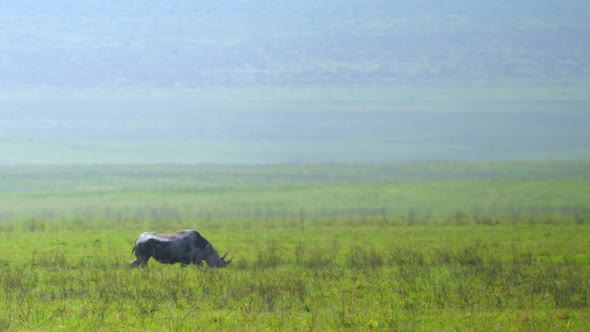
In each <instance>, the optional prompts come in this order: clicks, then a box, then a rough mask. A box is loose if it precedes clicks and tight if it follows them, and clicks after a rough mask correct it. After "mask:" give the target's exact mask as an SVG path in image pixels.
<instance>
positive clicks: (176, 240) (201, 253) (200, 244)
mask: <svg viewBox="0 0 590 332" xmlns="http://www.w3.org/2000/svg"><path fill="white" fill-rule="evenodd" d="M131 252H132V253H133V254H135V257H136V258H137V259H136V260H134V261H133V262H131V264H129V267H131V268H134V267H137V266H141V267H147V262H148V261H149V260H150V258H152V257H153V258H154V259H155V260H156V261H158V262H160V263H164V264H175V263H180V264H181V266H183V267H185V266H187V265H189V264H195V265H197V266H199V267H200V266H202V265H203V261H205V262H206V263H207V265H209V266H211V267H225V266H227V265H228V264H229V263H231V261H232V260H231V259H230V260H228V261H226V260H225V256H227V253H226V254H225V255H223V256H221V257H219V254H218V253H217V250H215V248H213V246H212V245H211V243H209V241H207V239H205V238H204V237H203V236H201V234H199V232H197V231H195V230H192V229H187V230H184V231H180V232H176V233H171V234H162V233H155V232H145V233H141V234H140V235H139V237H138V238H137V240H135V246H133V250H132V251H131Z"/></svg>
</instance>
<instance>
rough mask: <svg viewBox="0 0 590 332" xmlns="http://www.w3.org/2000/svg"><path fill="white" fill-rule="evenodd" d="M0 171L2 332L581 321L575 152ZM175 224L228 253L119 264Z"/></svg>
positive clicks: (584, 188)
mask: <svg viewBox="0 0 590 332" xmlns="http://www.w3.org/2000/svg"><path fill="white" fill-rule="evenodd" d="M0 174H2V178H1V179H0V189H1V190H0V198H1V199H0V238H1V240H2V241H0V252H1V253H2V255H1V256H0V299H1V302H0V330H73V329H75V330H112V329H115V330H158V331H160V330H318V331H323V330H371V329H376V330H402V331H405V330H478V331H490V330H531V331H538V330H547V331H555V330H572V331H581V330H584V329H585V328H586V327H587V326H590V310H589V305H590V300H589V296H590V281H589V280H590V240H588V239H590V229H589V228H588V227H589V224H590V216H589V215H590V206H589V205H588V202H590V197H589V196H590V189H588V188H590V164H589V163H588V162H511V163H504V162H485V163H484V162H482V163H442V162H439V163H409V164H370V165H340V164H334V165H279V166H251V167H246V166H243V167H233V166H216V165H200V166H171V165H169V166H166V165H152V166H84V167H74V166H68V167H65V166H64V167H41V166H35V167H18V168H17V167H4V168H1V169H0ZM185 228H194V229H197V230H198V231H199V232H201V234H203V235H204V236H205V237H206V238H207V239H208V240H210V241H211V242H212V243H213V245H214V246H215V247H216V248H217V249H218V250H219V251H220V252H225V251H228V250H229V251H230V254H229V256H231V257H233V258H234V261H233V263H232V264H231V265H230V266H229V267H228V268H226V269H221V270H214V269H210V268H202V269H199V268H197V267H188V268H181V267H180V266H178V265H176V266H169V265H162V264H159V263H155V262H150V264H149V269H147V270H141V269H136V270H129V269H128V263H129V262H130V261H131V260H132V259H133V256H132V254H131V248H132V246H133V242H134V240H135V238H136V237H137V235H138V234H139V233H141V232H143V231H148V230H152V231H162V232H166V231H176V230H179V229H185Z"/></svg>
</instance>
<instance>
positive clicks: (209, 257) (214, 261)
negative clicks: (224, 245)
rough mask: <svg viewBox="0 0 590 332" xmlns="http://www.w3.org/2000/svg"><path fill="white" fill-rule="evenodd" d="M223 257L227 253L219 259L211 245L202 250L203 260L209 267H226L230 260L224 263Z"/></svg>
mask: <svg viewBox="0 0 590 332" xmlns="http://www.w3.org/2000/svg"><path fill="white" fill-rule="evenodd" d="M225 256H227V253H225V255H223V256H221V257H219V254H218V253H217V250H215V248H213V246H211V244H207V246H206V247H205V249H204V250H203V259H204V260H205V262H207V265H209V266H210V267H226V266H227V265H228V264H229V263H231V261H232V260H231V259H230V260H227V261H226V260H225Z"/></svg>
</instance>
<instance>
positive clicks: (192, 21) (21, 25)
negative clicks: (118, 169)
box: [0, 0, 590, 163]
mask: <svg viewBox="0 0 590 332" xmlns="http://www.w3.org/2000/svg"><path fill="white" fill-rule="evenodd" d="M588 22H590V5H588V4H587V3H586V2H585V1H562V2H555V1H546V0H543V1H528V0H527V1H519V2H506V1H500V2H491V3H490V2H484V1H462V0H453V1H447V2H444V3H443V2H440V1H434V0H421V1H409V0H408V1H379V0H372V1H332V0H329V1H321V2H316V1H281V2H275V1H264V0H253V1H245V0H244V1H231V2H223V3H220V2H219V1H210V0H206V1H197V2H195V1H184V0H179V1H167V2H150V1H123V2H121V1H66V0H58V1H46V2H20V1H19V2H17V1H8V2H6V1H5V2H2V3H0V73H1V74H0V148H2V152H3V153H2V156H1V157H0V163H46V162H50V163H56V162H57V163H59V162H67V163H76V162H81V163H86V162H246V163H252V162H254V163H259V162H307V161H380V160H414V159H420V160H422V159H495V158H500V159H531V158H533V159H538V158H541V159H544V158H566V159H576V158H588V156H589V152H588V151H589V150H590V148H589V143H588V142H590V139H589V137H588V134H587V130H586V129H585V127H587V126H586V125H585V124H587V123H590V121H589V118H588V115H587V114H588V113H586V112H587V111H588V110H589V109H590V57H588V54H590V39H588V38H587V37H586V36H588V35H590V23H588ZM498 112H501V113H505V114H498Z"/></svg>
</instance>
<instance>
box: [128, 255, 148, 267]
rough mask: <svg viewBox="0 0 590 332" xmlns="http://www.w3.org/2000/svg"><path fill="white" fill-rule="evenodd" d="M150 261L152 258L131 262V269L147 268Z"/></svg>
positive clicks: (139, 258)
mask: <svg viewBox="0 0 590 332" xmlns="http://www.w3.org/2000/svg"><path fill="white" fill-rule="evenodd" d="M149 259H150V257H147V258H145V257H137V259H136V260H134V261H133V262H131V264H129V267H130V268H134V267H137V266H141V267H147V262H148V260H149Z"/></svg>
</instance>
